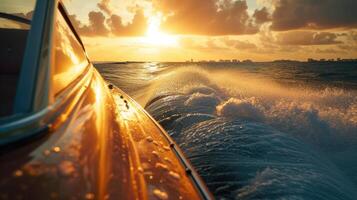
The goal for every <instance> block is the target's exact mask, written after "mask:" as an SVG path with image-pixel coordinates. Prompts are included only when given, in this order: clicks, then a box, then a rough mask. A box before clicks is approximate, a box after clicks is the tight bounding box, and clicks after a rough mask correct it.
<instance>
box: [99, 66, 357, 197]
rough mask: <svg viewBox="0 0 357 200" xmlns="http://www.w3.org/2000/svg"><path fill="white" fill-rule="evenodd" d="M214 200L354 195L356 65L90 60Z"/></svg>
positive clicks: (356, 165) (356, 185)
mask: <svg viewBox="0 0 357 200" xmlns="http://www.w3.org/2000/svg"><path fill="white" fill-rule="evenodd" d="M96 68H97V69H98V71H99V72H100V73H101V74H102V75H103V77H104V78H105V79H106V80H107V81H109V82H111V83H113V84H115V85H116V86H118V87H119V88H121V89H122V90H124V91H125V92H127V93H128V94H129V95H131V96H132V97H133V98H134V99H135V100H136V101H137V102H139V103H140V104H141V105H142V106H143V107H144V108H145V109H146V110H147V111H148V112H149V113H150V114H151V115H152V116H153V117H154V118H155V119H156V120H157V121H158V122H159V123H160V124H161V125H162V126H163V127H164V128H165V129H166V131H167V132H168V133H169V134H170V135H171V136H172V138H173V139H174V140H175V141H176V142H177V144H179V146H180V147H181V149H182V150H183V151H184V153H185V155H186V157H187V158H188V159H189V160H190V161H191V163H192V164H193V166H194V167H195V169H196V170H197V172H198V173H199V174H200V175H201V177H202V178H203V180H204V181H205V182H206V184H207V186H208V188H209V189H210V190H211V192H212V193H213V194H214V196H215V197H216V198H217V199H357V156H356V155H357V63H337V62H335V63H332V62H330V63H328V62H325V63H302V62H271V63H100V64H96Z"/></svg>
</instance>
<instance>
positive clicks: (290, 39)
mask: <svg viewBox="0 0 357 200" xmlns="http://www.w3.org/2000/svg"><path fill="white" fill-rule="evenodd" d="M337 37H338V36H337V34H335V33H330V32H313V31H289V32H285V33H279V34H278V35H277V43H278V44H280V45H331V44H340V43H342V42H341V41H338V40H337Z"/></svg>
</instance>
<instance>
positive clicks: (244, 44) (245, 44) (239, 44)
mask: <svg viewBox="0 0 357 200" xmlns="http://www.w3.org/2000/svg"><path fill="white" fill-rule="evenodd" d="M224 43H225V44H226V45H227V46H229V47H233V48H235V49H238V50H251V49H257V45H255V44H254V43H251V42H249V41H241V40H231V39H226V40H224Z"/></svg>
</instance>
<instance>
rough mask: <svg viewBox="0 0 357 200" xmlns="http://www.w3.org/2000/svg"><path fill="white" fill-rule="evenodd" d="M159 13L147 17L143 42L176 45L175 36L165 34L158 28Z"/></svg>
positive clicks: (156, 44) (159, 22)
mask: <svg viewBox="0 0 357 200" xmlns="http://www.w3.org/2000/svg"><path fill="white" fill-rule="evenodd" d="M160 24H161V17H160V15H155V16H151V17H150V18H149V24H148V29H147V31H146V35H145V37H144V38H143V42H144V43H146V44H149V45H152V46H177V44H178V42H177V37H175V36H173V35H169V34H166V33H164V32H162V31H161V30H160Z"/></svg>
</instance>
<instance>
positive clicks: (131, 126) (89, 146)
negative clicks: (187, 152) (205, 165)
mask: <svg viewBox="0 0 357 200" xmlns="http://www.w3.org/2000/svg"><path fill="white" fill-rule="evenodd" d="M90 73H93V76H92V77H93V78H92V80H91V83H90V84H89V85H83V87H82V89H83V90H84V92H83V93H82V92H78V95H77V97H76V98H73V99H74V100H72V101H70V102H68V103H67V104H66V109H64V111H63V113H61V115H60V117H58V118H57V119H56V121H55V122H54V123H53V125H52V127H51V128H50V130H49V132H48V134H46V135H45V136H44V137H42V138H40V139H37V140H34V141H32V142H30V143H27V144H23V145H22V146H20V147H17V148H14V149H10V150H4V151H1V152H0V163H1V164H0V198H2V199H14V198H17V199H50V198H55V199H152V198H160V199H199V198H200V196H199V193H198V191H197V190H196V188H195V187H194V185H193V183H192V181H191V180H190V179H189V177H188V176H187V174H186V172H185V169H184V167H183V166H182V164H181V163H180V161H179V159H178V158H177V157H176V155H175V153H174V152H173V151H172V150H171V149H170V147H169V143H168V142H167V140H165V138H164V137H163V136H162V132H161V130H160V129H158V128H157V127H156V125H155V123H153V121H152V120H151V119H150V118H149V117H148V116H147V115H146V114H145V113H144V112H143V110H142V109H141V108H140V107H138V106H136V104H135V103H134V102H132V101H131V100H130V98H128V97H127V96H126V95H125V93H123V92H122V91H120V90H118V89H113V90H109V89H108V87H107V85H106V83H105V82H104V80H103V79H102V77H101V76H100V75H99V74H98V72H97V71H96V70H94V69H93V70H91V72H90Z"/></svg>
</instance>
